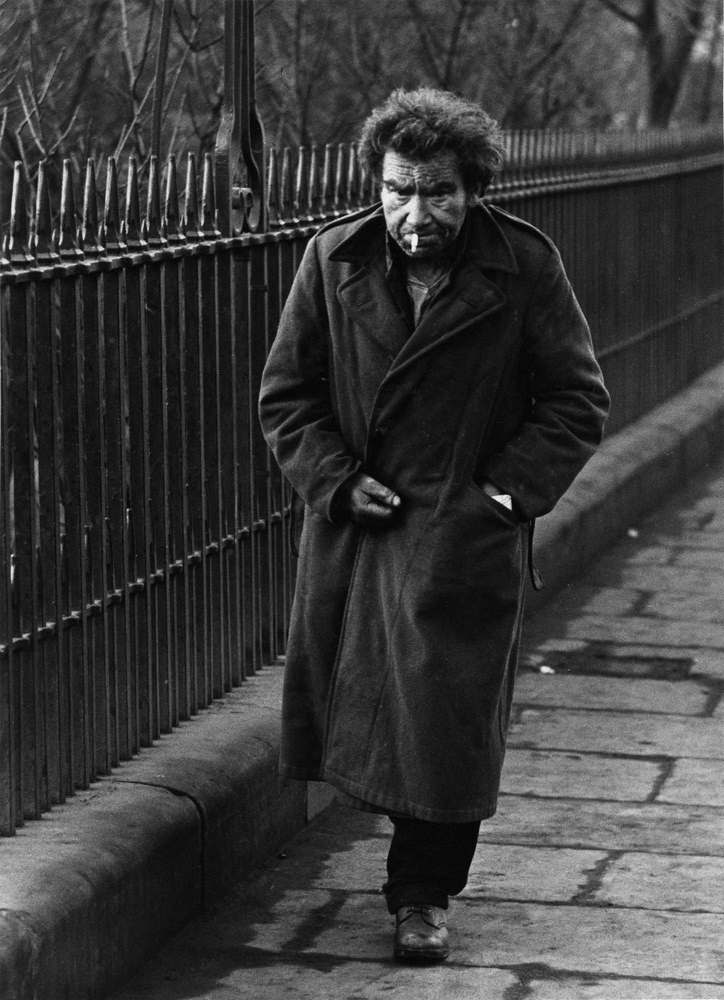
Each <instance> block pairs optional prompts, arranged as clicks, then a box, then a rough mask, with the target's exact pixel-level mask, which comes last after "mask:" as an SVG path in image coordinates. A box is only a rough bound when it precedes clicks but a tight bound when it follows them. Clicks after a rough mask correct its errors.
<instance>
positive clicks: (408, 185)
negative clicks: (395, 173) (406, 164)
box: [382, 177, 457, 194]
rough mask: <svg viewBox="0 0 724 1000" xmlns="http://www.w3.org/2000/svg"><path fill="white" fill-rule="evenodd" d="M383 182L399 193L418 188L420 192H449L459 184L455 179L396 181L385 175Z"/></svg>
mask: <svg viewBox="0 0 724 1000" xmlns="http://www.w3.org/2000/svg"><path fill="white" fill-rule="evenodd" d="M382 183H383V184H384V186H385V187H386V188H389V189H390V190H391V191H397V192H398V193H399V194H407V192H408V191H415V190H416V189H417V190H418V191H419V192H420V194H447V193H448V192H450V191H454V190H455V188H456V187H457V185H456V184H455V182H454V181H449V180H447V181H445V180H441V181H437V182H436V183H434V184H420V185H416V184H415V183H414V182H411V181H396V180H395V179H394V178H393V177H383V178H382Z"/></svg>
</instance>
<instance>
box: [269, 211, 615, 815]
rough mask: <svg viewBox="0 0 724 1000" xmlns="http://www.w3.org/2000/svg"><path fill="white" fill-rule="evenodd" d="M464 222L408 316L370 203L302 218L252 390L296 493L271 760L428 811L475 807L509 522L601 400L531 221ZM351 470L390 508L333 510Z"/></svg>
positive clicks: (493, 747) (495, 671)
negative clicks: (279, 714) (280, 307)
mask: <svg viewBox="0 0 724 1000" xmlns="http://www.w3.org/2000/svg"><path fill="white" fill-rule="evenodd" d="M465 231H466V233H467V237H466V247H465V252H464V254H463V256H462V260H461V262H460V263H459V264H458V266H457V267H456V268H455V270H454V271H453V273H452V277H451V283H450V285H449V287H448V288H447V289H446V291H444V292H443V293H441V294H440V295H439V296H438V297H437V298H436V299H435V300H434V301H433V302H432V303H431V304H430V306H429V307H428V308H427V310H426V311H424V312H423V314H422V318H421V319H420V321H419V323H418V325H417V326H416V327H415V328H414V329H412V328H411V325H410V323H409V321H408V320H407V319H406V314H405V312H404V310H401V309H400V308H399V305H398V304H397V302H396V299H395V297H394V296H393V295H392V294H391V291H390V286H389V282H388V274H387V267H388V255H387V254H386V251H385V246H386V244H385V224H384V217H383V215H382V212H381V209H380V208H379V207H376V208H374V209H372V210H367V211H365V212H361V213H358V214H357V215H355V216H351V217H347V218H345V219H342V220H338V221H336V222H334V223H332V224H331V225H329V226H327V227H326V228H324V229H322V230H321V231H320V232H319V233H318V234H317V235H316V236H315V237H314V238H313V239H312V240H311V242H310V243H309V245H308V247H307V250H306V252H305V254H304V258H303V260H302V263H301V266H300V267H299V270H298V273H297V275H296V278H295V281H294V285H293V288H292V290H291V293H290V295H289V298H288V300H287V302H286V305H285V308H284V311H283V315H282V318H281V322H280V326H279V330H278V333H277V337H276V339H275V342H274V344H273V346H272V349H271V351H270V354H269V358H268V362H267V365H266V368H265V372H264V377H263V382H262V390H261V394H260V417H261V421H262V426H263V429H264V432H265V435H266V437H267V440H268V442H269V444H270V446H271V448H272V450H273V452H274V454H275V456H276V458H277V461H278V462H279V465H280V467H281V469H282V471H283V472H284V474H285V476H286V477H287V478H288V480H289V481H290V482H291V484H292V486H293V487H294V488H295V490H296V491H297V492H298V493H299V495H300V496H301V497H302V498H303V500H304V502H305V505H306V507H305V517H304V528H303V531H302V537H301V544H300V553H299V562H298V568H297V581H296V591H295V599H294V605H293V610H292V617H291V622H290V632H289V642H288V648H287V662H286V674H285V687H284V698H283V724H282V727H283V733H282V756H281V771H282V773H283V774H284V775H287V776H290V777H293V778H302V779H304V778H306V779H324V780H326V781H329V782H330V783H332V784H333V785H336V786H337V787H338V788H339V789H341V790H342V791H344V792H345V793H347V794H348V795H351V796H353V797H354V798H355V799H357V800H360V801H361V802H362V803H365V804H366V805H367V806H368V807H373V808H376V809H379V810H384V811H387V812H394V813H399V814H404V815H409V816H415V817H417V818H419V819H423V820H430V821H436V822H465V821H471V820H476V819H483V818H486V817H488V816H490V815H492V813H493V812H494V811H495V806H496V799H497V794H498V787H499V781H500V771H501V767H502V763H503V754H504V749H505V738H506V728H507V725H508V719H509V713H510V705H511V698H512V692H513V684H514V678H515V667H516V658H517V650H518V640H519V634H520V622H521V615H522V608H523V603H524V588H525V576H526V573H525V569H526V559H527V546H526V541H525V540H526V538H527V528H528V524H529V522H530V521H531V520H532V519H533V518H535V517H537V516H538V515H541V514H544V513H546V512H547V511H549V510H550V509H551V508H552V507H553V505H554V504H555V502H556V501H557V500H558V498H559V497H560V496H561V494H562V493H563V492H564V490H565V489H566V488H567V487H568V485H569V484H570V482H571V481H572V479H573V478H574V476H575V475H576V474H577V472H578V471H579V470H580V469H581V467H582V466H583V464H584V463H585V462H586V460H587V459H588V458H589V457H590V455H591V454H592V453H593V451H594V449H595V447H596V446H597V444H598V443H599V441H600V438H601V434H602V430H603V423H604V419H605V415H606V412H607V409H608V395H607V393H606V390H605V388H604V385H603V381H602V378H601V372H600V369H599V366H598V364H597V362H596V360H595V357H594V353H593V350H592V346H591V338H590V334H589V330H588V326H587V324H586V321H585V319H584V317H583V315H582V313H581V310H580V308H579V306H578V303H577V301H576V299H575V296H574V294H573V292H572V290H571V286H570V284H569V282H568V279H567V277H566V275H565V272H564V269H563V266H562V263H561V258H560V255H559V254H558V252H557V250H556V248H555V247H554V245H553V244H552V243H551V242H550V240H548V239H547V237H545V236H544V235H543V234H542V233H540V232H539V231H538V230H536V229H534V228H533V227H532V226H530V225H529V224H527V223H525V222H523V221H521V220H520V219H516V218H514V217H513V216H509V215H508V214H507V213H505V212H502V211H500V210H498V209H494V208H488V207H486V206H483V205H480V206H476V207H474V208H471V209H469V211H468V217H467V220H466V227H465ZM358 470H363V471H364V472H366V473H368V474H369V475H371V476H374V477H375V478H376V479H378V480H379V481H380V482H382V483H384V484H385V485H386V486H389V487H390V488H392V489H394V490H395V491H396V492H397V493H398V494H399V495H400V497H401V498H402V506H401V507H400V508H399V510H398V511H397V514H396V516H395V518H394V519H393V521H392V523H391V524H390V525H389V526H385V527H383V528H379V529H374V530H366V529H363V528H360V527H358V526H357V525H355V524H353V523H352V522H351V521H350V520H348V519H345V518H344V517H343V516H340V515H339V513H338V512H337V509H336V506H335V503H334V500H335V495H336V493H337V491H338V490H339V488H340V486H341V485H342V484H343V483H345V482H346V481H347V480H348V479H349V478H350V476H351V475H353V474H354V473H355V472H357V471H358ZM485 480H489V481H491V482H492V483H494V484H495V485H496V487H498V488H499V489H500V490H501V492H504V493H509V494H510V495H511V496H512V498H513V502H514V509H513V511H512V512H509V511H508V510H507V509H506V508H505V507H504V506H502V505H501V504H500V503H499V502H498V501H496V500H493V499H492V498H491V497H489V496H488V495H486V493H485V492H484V491H483V490H482V488H481V484H482V483H483V482H484V481H485Z"/></svg>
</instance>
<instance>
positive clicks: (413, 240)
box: [402, 232, 435, 254]
mask: <svg viewBox="0 0 724 1000" xmlns="http://www.w3.org/2000/svg"><path fill="white" fill-rule="evenodd" d="M402 240H403V243H404V245H405V248H406V249H407V250H408V252H409V253H411V254H415V253H417V251H418V249H421V248H422V247H424V246H425V245H427V244H430V243H434V242H435V233H418V232H413V233H403V235H402Z"/></svg>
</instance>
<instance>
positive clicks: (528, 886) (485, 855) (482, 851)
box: [459, 844, 607, 902]
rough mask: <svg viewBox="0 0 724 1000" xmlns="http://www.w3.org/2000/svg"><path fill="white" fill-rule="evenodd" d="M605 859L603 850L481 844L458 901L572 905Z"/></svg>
mask: <svg viewBox="0 0 724 1000" xmlns="http://www.w3.org/2000/svg"><path fill="white" fill-rule="evenodd" d="M606 857H607V855H606V852H604V851H574V850H570V849H568V850H567V849H565V848H554V847H522V846H520V845H517V844H480V845H479V846H478V849H477V851H476V854H475V857H474V859H473V864H472V866H471V868H470V875H469V878H468V884H467V886H466V887H465V889H464V890H463V891H462V893H461V894H460V897H459V898H460V899H465V898H478V897H480V898H486V899H505V900H513V899H517V900H520V901H526V902H547V901H556V902H570V901H572V900H573V899H574V897H575V896H576V895H577V894H578V893H579V892H581V890H582V889H583V888H585V886H586V884H587V881H588V876H589V872H590V871H591V869H593V868H594V867H595V866H596V865H597V864H599V863H600V862H602V861H603V860H605V858H606Z"/></svg>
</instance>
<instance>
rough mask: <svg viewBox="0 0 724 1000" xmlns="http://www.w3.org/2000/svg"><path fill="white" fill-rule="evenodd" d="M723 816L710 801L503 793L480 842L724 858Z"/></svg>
mask: <svg viewBox="0 0 724 1000" xmlns="http://www.w3.org/2000/svg"><path fill="white" fill-rule="evenodd" d="M723 824H724V816H723V815H722V810H721V809H717V808H713V807H710V806H684V805H675V804H672V803H669V804H666V805H664V804H662V803H659V802H656V803H642V804H636V803H627V802H606V801H602V800H601V801H591V800H586V799H569V800H561V799H546V798H532V797H530V798H528V797H525V796H517V795H503V796H501V799H500V801H499V804H498V813H497V815H496V816H494V817H493V818H492V819H489V820H487V821H486V822H485V823H483V825H482V826H481V828H480V840H481V842H488V841H490V842H493V843H506V844H530V845H532V846H541V845H543V846H558V847H576V848H584V849H601V850H608V851H616V850H618V851H636V850H641V851H656V852H658V853H662V854H710V855H712V856H717V857H724V825H723Z"/></svg>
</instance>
